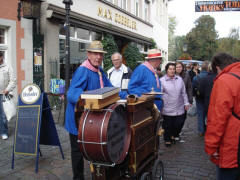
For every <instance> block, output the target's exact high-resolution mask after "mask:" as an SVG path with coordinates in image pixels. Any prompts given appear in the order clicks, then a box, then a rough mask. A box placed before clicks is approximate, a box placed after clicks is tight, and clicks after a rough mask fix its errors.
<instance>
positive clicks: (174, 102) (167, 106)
mask: <svg viewBox="0 0 240 180" xmlns="http://www.w3.org/2000/svg"><path fill="white" fill-rule="evenodd" d="M165 71H166V75H164V76H163V77H162V78H161V79H160V80H161V84H162V91H163V93H164V94H163V96H162V98H163V111H162V114H163V128H164V129H165V133H164V140H165V145H166V146H167V147H170V146H171V144H174V143H175V137H176V136H177V135H178V134H179V131H181V124H182V122H183V121H184V117H185V116H184V114H185V110H188V108H189V102H188V97H187V94H186V88H185V85H184V82H183V80H182V78H181V77H180V76H176V75H175V72H176V65H175V63H168V64H167V65H166V67H165Z"/></svg>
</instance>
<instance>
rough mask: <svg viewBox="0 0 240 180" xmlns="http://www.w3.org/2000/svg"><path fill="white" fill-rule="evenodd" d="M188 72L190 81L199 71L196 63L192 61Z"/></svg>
mask: <svg viewBox="0 0 240 180" xmlns="http://www.w3.org/2000/svg"><path fill="white" fill-rule="evenodd" d="M188 73H189V76H190V78H191V81H192V80H193V78H194V76H196V75H198V74H199V73H200V70H199V65H198V63H196V62H194V63H193V64H192V68H191V70H190V71H189V72H188Z"/></svg>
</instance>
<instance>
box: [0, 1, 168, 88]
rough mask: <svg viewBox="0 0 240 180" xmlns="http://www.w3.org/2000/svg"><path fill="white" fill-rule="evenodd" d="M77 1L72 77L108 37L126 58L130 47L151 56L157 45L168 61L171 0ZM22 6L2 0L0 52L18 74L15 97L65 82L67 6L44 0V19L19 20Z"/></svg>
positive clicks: (72, 35) (73, 19)
mask: <svg viewBox="0 0 240 180" xmlns="http://www.w3.org/2000/svg"><path fill="white" fill-rule="evenodd" d="M21 1H23V0H21ZM31 1H32V0H31ZM72 1H73V5H72V6H71V12H70V26H71V27H70V56H71V57H70V63H71V69H70V72H71V71H73V70H74V69H75V68H76V67H77V66H78V65H79V64H81V62H82V61H84V60H85V59H86V49H87V47H88V45H89V44H90V43H91V42H92V41H93V40H102V39H103V36H104V34H106V33H108V34H111V35H113V36H114V40H115V42H116V43H117V45H118V48H119V52H121V53H123V51H124V49H125V47H126V46H127V44H128V43H130V42H135V43H137V46H138V48H139V50H140V52H142V53H146V52H147V50H148V48H149V46H150V45H151V44H152V40H154V41H155V42H156V44H157V47H158V48H159V49H160V50H161V52H162V54H163V56H164V57H165V59H166V60H167V52H168V49H167V48H168V23H167V21H168V16H167V7H168V1H167V0H72ZM18 2H19V0H8V1H1V7H5V8H1V11H0V49H1V50H4V51H5V59H6V61H7V62H8V63H10V64H11V65H12V66H13V69H14V71H15V72H16V75H17V79H18V87H17V91H16V93H19V92H20V91H21V89H22V88H23V87H24V86H25V85H26V84H28V83H32V82H34V83H37V84H38V85H40V86H41V87H44V90H45V91H48V90H49V83H50V79H51V78H55V77H57V78H64V70H65V61H66V58H65V39H66V37H65V19H66V11H65V4H63V1H62V0H42V1H41V12H40V17H39V18H35V19H27V18H25V17H22V18H21V20H19V19H18V15H19V14H18V9H19V6H18V4H19V3H18ZM21 14H22V13H21Z"/></svg>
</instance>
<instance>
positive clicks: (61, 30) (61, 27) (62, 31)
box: [59, 24, 66, 36]
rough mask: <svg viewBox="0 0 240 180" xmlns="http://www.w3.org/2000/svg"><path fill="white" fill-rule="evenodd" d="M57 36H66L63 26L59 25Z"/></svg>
mask: <svg viewBox="0 0 240 180" xmlns="http://www.w3.org/2000/svg"><path fill="white" fill-rule="evenodd" d="M59 34H60V35H64V36H65V35H66V29H65V26H64V25H63V24H60V25H59Z"/></svg>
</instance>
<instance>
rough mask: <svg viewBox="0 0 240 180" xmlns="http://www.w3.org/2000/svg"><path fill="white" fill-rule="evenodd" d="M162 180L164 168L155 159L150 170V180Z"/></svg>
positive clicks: (159, 161)
mask: <svg viewBox="0 0 240 180" xmlns="http://www.w3.org/2000/svg"><path fill="white" fill-rule="evenodd" d="M163 179H164V168H163V163H162V161H161V160H159V159H157V160H155V162H154V165H153V168H152V180H163Z"/></svg>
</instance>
